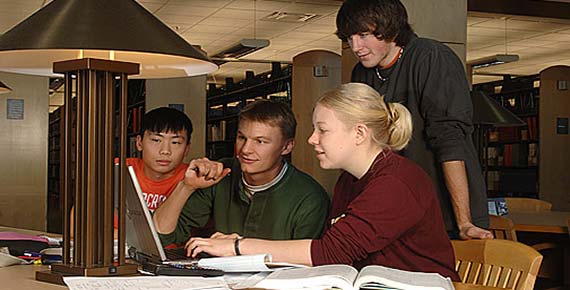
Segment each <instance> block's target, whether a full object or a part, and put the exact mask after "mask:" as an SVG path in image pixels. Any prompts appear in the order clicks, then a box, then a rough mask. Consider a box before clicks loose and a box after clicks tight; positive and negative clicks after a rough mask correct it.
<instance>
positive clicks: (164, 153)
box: [137, 130, 190, 180]
mask: <svg viewBox="0 0 570 290" xmlns="http://www.w3.org/2000/svg"><path fill="white" fill-rule="evenodd" d="M187 135H188V134H187V133H186V131H185V130H183V131H181V132H176V133H174V132H172V131H169V132H151V131H148V130H147V131H145V132H144V136H143V137H142V138H141V136H140V135H139V136H137V150H139V151H142V155H143V162H144V165H145V168H144V172H145V175H146V176H147V177H148V178H150V179H153V180H162V179H165V178H168V177H170V176H172V174H174V171H175V170H176V168H177V167H178V165H180V163H182V160H183V159H184V157H186V154H188V152H189V151H190V144H188V142H187V140H188V139H187V138H188V136H187Z"/></svg>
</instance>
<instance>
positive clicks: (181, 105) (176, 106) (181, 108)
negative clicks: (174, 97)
mask: <svg viewBox="0 0 570 290" xmlns="http://www.w3.org/2000/svg"><path fill="white" fill-rule="evenodd" d="M168 107H169V108H172V109H176V110H178V111H180V112H182V113H184V104H168Z"/></svg>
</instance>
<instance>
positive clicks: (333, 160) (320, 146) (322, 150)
mask: <svg viewBox="0 0 570 290" xmlns="http://www.w3.org/2000/svg"><path fill="white" fill-rule="evenodd" d="M352 128H353V127H351V128H347V127H346V126H345V124H344V123H343V122H342V121H341V120H339V119H338V118H337V116H336V113H335V112H334V111H333V110H331V109H329V108H327V107H325V106H323V105H321V104H317V106H316V107H315V110H314V111H313V134H311V137H309V140H308V142H309V144H311V145H313V147H314V148H315V152H316V154H317V159H319V165H320V166H321V168H323V169H339V168H340V169H345V168H346V167H347V165H349V164H350V162H351V155H352V154H353V152H354V150H355V148H356V146H355V137H356V131H355V130H353V129H352Z"/></svg>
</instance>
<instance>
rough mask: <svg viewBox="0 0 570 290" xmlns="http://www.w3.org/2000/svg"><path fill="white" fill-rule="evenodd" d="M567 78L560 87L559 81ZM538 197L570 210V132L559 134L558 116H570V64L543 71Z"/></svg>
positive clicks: (556, 208)
mask: <svg viewBox="0 0 570 290" xmlns="http://www.w3.org/2000/svg"><path fill="white" fill-rule="evenodd" d="M559 80H562V81H566V89H565V90H559V89H558V87H557V82H558V81H559ZM538 109H539V112H538V117H539V121H538V123H539V128H538V134H539V142H540V143H539V145H538V147H539V154H538V160H539V161H538V162H539V164H538V168H539V169H538V170H539V172H538V184H539V187H538V190H539V192H538V196H539V198H540V199H544V200H546V201H549V202H551V203H552V207H553V209H554V210H565V211H568V210H570V188H569V187H568V177H569V176H570V173H569V172H570V151H569V150H568V148H570V135H568V134H564V135H560V134H556V118H570V67H569V66H561V65H560V66H553V67H549V68H547V69H545V70H543V71H542V72H540V100H539V106H538Z"/></svg>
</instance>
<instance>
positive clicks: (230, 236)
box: [210, 232, 241, 240]
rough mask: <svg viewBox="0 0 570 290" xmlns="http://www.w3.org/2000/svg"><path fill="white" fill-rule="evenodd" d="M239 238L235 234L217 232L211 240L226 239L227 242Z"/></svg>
mask: <svg viewBox="0 0 570 290" xmlns="http://www.w3.org/2000/svg"><path fill="white" fill-rule="evenodd" d="M237 238H241V236H240V235H238V234H236V233H233V234H224V233H220V232H215V233H214V234H212V235H211V236H210V239H226V240H235V239H237Z"/></svg>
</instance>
